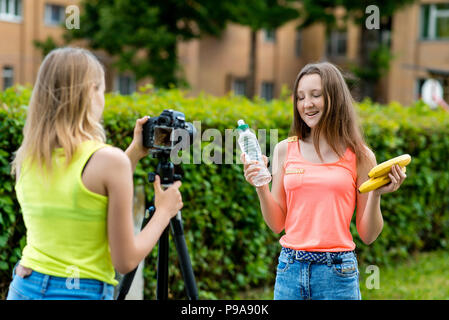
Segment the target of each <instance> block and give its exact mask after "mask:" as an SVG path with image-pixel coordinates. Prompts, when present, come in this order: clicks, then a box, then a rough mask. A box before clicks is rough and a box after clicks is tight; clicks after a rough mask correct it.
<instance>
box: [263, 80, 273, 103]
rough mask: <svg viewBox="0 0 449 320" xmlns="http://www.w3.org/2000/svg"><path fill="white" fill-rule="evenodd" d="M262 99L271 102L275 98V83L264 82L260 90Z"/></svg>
mask: <svg viewBox="0 0 449 320" xmlns="http://www.w3.org/2000/svg"><path fill="white" fill-rule="evenodd" d="M260 96H261V98H263V99H265V100H267V101H270V100H272V99H273V97H274V83H273V82H262V86H261V90H260Z"/></svg>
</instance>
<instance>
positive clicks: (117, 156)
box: [92, 146, 131, 170]
mask: <svg viewBox="0 0 449 320" xmlns="http://www.w3.org/2000/svg"><path fill="white" fill-rule="evenodd" d="M92 161H93V162H95V163H96V164H98V165H101V167H102V168H104V169H106V170H117V169H128V168H129V169H131V162H130V160H129V158H128V156H127V155H126V153H125V152H124V151H123V150H121V149H119V148H116V147H109V146H108V147H105V148H101V149H99V150H98V151H96V152H95V153H94V154H93V156H92Z"/></svg>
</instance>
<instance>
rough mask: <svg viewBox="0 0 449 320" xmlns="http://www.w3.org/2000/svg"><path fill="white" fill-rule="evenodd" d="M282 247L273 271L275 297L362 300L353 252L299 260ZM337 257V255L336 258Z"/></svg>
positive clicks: (290, 251) (291, 251)
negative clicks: (317, 260)
mask: <svg viewBox="0 0 449 320" xmlns="http://www.w3.org/2000/svg"><path fill="white" fill-rule="evenodd" d="M298 253H299V252H297V251H295V250H292V249H287V248H282V250H281V254H280V255H279V260H278V261H279V263H278V266H277V270H276V283H275V285H274V299H275V300H361V294H360V287H359V270H358V264H357V258H356V255H355V253H354V252H353V251H348V252H342V253H338V254H334V255H333V256H334V257H331V254H330V253H323V254H320V255H321V256H325V257H326V258H325V259H324V261H320V262H314V261H312V260H313V259H309V260H308V259H299V258H298V257H299V256H301V255H298ZM335 257H338V258H335Z"/></svg>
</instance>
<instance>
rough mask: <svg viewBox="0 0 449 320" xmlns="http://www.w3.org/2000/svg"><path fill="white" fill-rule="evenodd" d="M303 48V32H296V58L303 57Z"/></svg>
mask: <svg viewBox="0 0 449 320" xmlns="http://www.w3.org/2000/svg"><path fill="white" fill-rule="evenodd" d="M301 47H302V31H301V30H296V36H295V56H296V57H300V56H301Z"/></svg>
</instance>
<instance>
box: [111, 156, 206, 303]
mask: <svg viewBox="0 0 449 320" xmlns="http://www.w3.org/2000/svg"><path fill="white" fill-rule="evenodd" d="M169 157H170V154H169V153H168V152H166V151H161V152H159V153H158V158H160V161H159V163H158V165H157V169H156V172H157V173H154V172H151V173H149V174H148V181H149V182H154V180H155V177H156V174H157V175H159V177H160V179H161V185H162V186H163V187H164V188H168V187H169V186H171V185H172V184H173V182H175V181H177V180H181V176H180V175H178V174H175V170H174V165H173V163H172V162H170V161H169ZM153 200H154V199H153ZM153 203H154V202H153V201H152V203H151V205H150V206H149V207H148V210H146V212H145V217H144V219H143V221H142V227H141V228H142V229H143V228H144V227H145V225H146V224H147V223H148V221H149V220H150V219H151V217H152V215H153V213H154V211H155V208H154V206H153V205H152V204H153ZM145 206H146V205H145ZM146 207H147V206H146ZM170 227H171V231H172V236H173V240H174V241H175V246H176V251H177V253H178V258H179V264H180V267H181V274H182V278H183V280H184V284H185V288H186V293H187V296H188V298H189V299H190V300H198V289H197V286H196V282H195V276H194V274H193V270H192V265H191V262H190V256H189V252H188V251H187V245H186V241H185V239H184V229H183V226H182V217H181V211H179V212H178V214H177V215H176V216H175V217H174V218H172V219H171V220H170ZM168 229H169V228H168V227H167V228H166V229H165V230H164V232H163V233H162V235H161V237H160V238H159V245H158V261H157V288H156V299H157V300H168V247H169V241H168V237H169V234H168V233H169V230H168ZM136 271H137V267H136V268H135V269H134V270H133V271H131V272H129V273H128V274H126V275H125V276H124V278H123V280H122V282H121V284H120V288H119V294H118V296H117V300H124V299H125V297H126V295H127V294H128V291H129V288H130V287H131V284H132V281H133V278H134V275H135V273H136Z"/></svg>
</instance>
